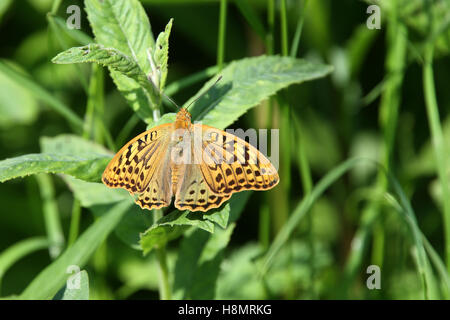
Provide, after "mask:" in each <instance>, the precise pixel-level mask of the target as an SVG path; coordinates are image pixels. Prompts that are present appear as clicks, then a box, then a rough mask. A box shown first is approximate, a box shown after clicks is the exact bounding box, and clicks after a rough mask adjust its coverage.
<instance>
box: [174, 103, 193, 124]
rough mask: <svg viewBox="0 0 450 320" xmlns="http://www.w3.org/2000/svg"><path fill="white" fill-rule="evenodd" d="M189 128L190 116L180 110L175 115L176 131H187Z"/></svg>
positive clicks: (183, 109)
mask: <svg viewBox="0 0 450 320" xmlns="http://www.w3.org/2000/svg"><path fill="white" fill-rule="evenodd" d="M190 126H191V114H190V113H189V112H188V111H187V110H186V109H185V108H181V109H180V111H178V113H177V118H176V119H175V128H176V129H181V128H182V129H188V128H189V127H190Z"/></svg>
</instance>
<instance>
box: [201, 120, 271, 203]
mask: <svg viewBox="0 0 450 320" xmlns="http://www.w3.org/2000/svg"><path fill="white" fill-rule="evenodd" d="M196 125H198V124H196ZM202 127H203V128H202V130H203V132H205V134H204V138H203V143H202V151H201V152H202V153H203V160H204V161H203V162H202V164H201V166H200V168H201V171H202V174H203V177H204V178H205V181H206V183H207V184H208V186H209V188H210V189H211V191H212V192H215V193H217V194H230V193H233V192H238V191H241V190H267V189H270V188H273V187H274V186H275V185H277V183H278V181H279V177H278V173H277V170H276V169H275V167H274V166H273V165H272V164H271V163H270V161H269V160H268V159H267V158H266V157H265V156H264V155H263V154H262V153H261V152H260V151H259V150H258V149H256V148H255V147H253V146H252V145H251V144H249V143H248V142H246V141H244V140H242V139H241V138H239V137H237V136H235V135H232V134H230V133H227V132H224V131H222V130H219V129H215V128H212V127H209V126H204V125H203V126H202ZM196 152H200V151H196Z"/></svg>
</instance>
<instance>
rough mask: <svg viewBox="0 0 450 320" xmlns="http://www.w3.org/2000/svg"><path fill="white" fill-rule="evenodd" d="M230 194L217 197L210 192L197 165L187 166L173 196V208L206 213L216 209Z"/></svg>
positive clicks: (217, 195)
mask: <svg viewBox="0 0 450 320" xmlns="http://www.w3.org/2000/svg"><path fill="white" fill-rule="evenodd" d="M230 197H231V194H229V195H227V194H223V195H219V194H216V193H214V192H212V191H211V189H210V188H209V186H208V185H207V184H206V182H205V179H204V178H203V175H202V173H201V170H200V166H199V165H197V164H188V165H187V166H186V171H185V174H184V178H183V182H182V183H181V185H180V188H179V189H178V190H177V193H176V196H175V207H176V208H177V209H179V210H190V211H203V212H205V211H208V210H210V209H213V208H218V207H220V206H221V204H222V203H223V202H224V201H226V200H228V199H229V198H230Z"/></svg>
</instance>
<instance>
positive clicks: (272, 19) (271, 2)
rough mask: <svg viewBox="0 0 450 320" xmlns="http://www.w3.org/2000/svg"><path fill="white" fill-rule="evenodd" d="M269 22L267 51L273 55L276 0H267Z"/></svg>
mask: <svg viewBox="0 0 450 320" xmlns="http://www.w3.org/2000/svg"><path fill="white" fill-rule="evenodd" d="M267 24H268V32H267V36H266V51H267V54H269V55H272V54H273V53H274V51H275V50H274V45H273V35H274V29H275V28H274V25H275V1H274V0H267Z"/></svg>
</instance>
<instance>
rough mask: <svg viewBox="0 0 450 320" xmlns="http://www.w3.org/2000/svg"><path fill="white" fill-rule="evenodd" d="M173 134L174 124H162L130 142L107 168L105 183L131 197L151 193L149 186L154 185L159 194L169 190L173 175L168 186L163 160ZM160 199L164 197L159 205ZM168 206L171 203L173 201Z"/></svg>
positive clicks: (104, 175) (104, 177) (104, 173)
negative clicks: (135, 194)
mask: <svg viewBox="0 0 450 320" xmlns="http://www.w3.org/2000/svg"><path fill="white" fill-rule="evenodd" d="M170 132H171V124H163V125H160V126H157V127H156V128H153V129H151V130H148V131H146V132H144V133H142V134H140V135H139V136H137V137H136V138H134V139H133V140H131V141H130V142H128V143H127V144H126V145H125V146H124V147H123V148H122V149H121V150H120V151H119V152H118V153H117V154H116V155H115V156H114V158H113V159H112V160H111V162H110V163H109V164H108V166H107V167H106V169H105V171H104V172H103V176H102V180H103V182H104V183H105V184H106V185H107V186H108V187H111V188H124V189H126V190H128V191H129V192H130V193H148V189H149V186H150V185H152V186H153V187H155V185H154V184H155V183H156V184H157V185H158V188H155V189H156V190H157V191H158V193H161V192H163V191H165V189H166V188H169V189H170V171H169V180H168V181H169V182H168V183H167V179H166V177H165V176H164V173H166V172H165V170H164V169H163V168H166V169H167V166H165V167H164V166H162V165H160V163H162V162H163V161H162V160H166V158H167V156H166V155H167V153H168V144H169V141H170ZM166 162H167V161H166ZM169 169H170V168H169ZM159 180H160V181H159ZM152 181H153V184H152V183H151V182H152ZM156 181H157V182H156ZM167 184H168V185H167ZM151 191H153V189H151ZM145 198H146V195H144V196H143V199H144V200H145ZM148 198H150V199H151V197H148ZM153 198H154V195H153ZM160 198H162V196H159V197H158V199H157V202H158V203H159V202H161V199H160ZM164 198H166V197H164ZM168 202H169V203H170V197H169V201H168ZM146 203H147V202H146ZM147 205H150V204H148V203H147ZM167 205H168V204H167Z"/></svg>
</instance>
